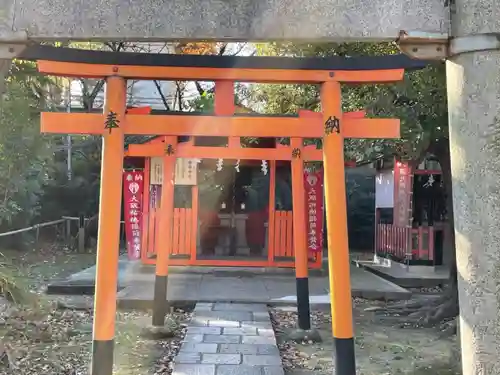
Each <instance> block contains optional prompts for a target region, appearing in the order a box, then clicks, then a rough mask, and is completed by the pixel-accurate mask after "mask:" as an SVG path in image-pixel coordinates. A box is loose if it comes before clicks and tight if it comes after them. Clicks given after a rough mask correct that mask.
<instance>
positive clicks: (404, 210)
mask: <svg viewBox="0 0 500 375" xmlns="http://www.w3.org/2000/svg"><path fill="white" fill-rule="evenodd" d="M394 185H395V189H394V220H393V223H394V225H395V226H398V227H406V226H408V225H409V224H410V218H411V193H412V172H411V168H410V166H409V165H408V164H407V163H403V162H400V161H398V162H396V163H395V166H394Z"/></svg>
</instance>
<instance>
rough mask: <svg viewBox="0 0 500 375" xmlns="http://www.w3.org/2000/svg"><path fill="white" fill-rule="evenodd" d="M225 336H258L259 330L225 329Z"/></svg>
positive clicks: (246, 328)
mask: <svg viewBox="0 0 500 375" xmlns="http://www.w3.org/2000/svg"><path fill="white" fill-rule="evenodd" d="M222 332H223V334H224V335H239V336H256V335H257V328H252V327H245V328H223V331H222Z"/></svg>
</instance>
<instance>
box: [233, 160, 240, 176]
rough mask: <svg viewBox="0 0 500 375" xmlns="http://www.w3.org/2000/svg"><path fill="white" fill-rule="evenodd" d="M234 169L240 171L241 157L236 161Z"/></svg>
mask: <svg viewBox="0 0 500 375" xmlns="http://www.w3.org/2000/svg"><path fill="white" fill-rule="evenodd" d="M234 169H236V172H238V173H240V159H238V160H237V161H236V164H235V166H234Z"/></svg>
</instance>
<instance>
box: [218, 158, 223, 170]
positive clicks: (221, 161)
mask: <svg viewBox="0 0 500 375" xmlns="http://www.w3.org/2000/svg"><path fill="white" fill-rule="evenodd" d="M223 165H224V160H222V159H218V160H217V166H216V168H217V172H220V171H222V166H223Z"/></svg>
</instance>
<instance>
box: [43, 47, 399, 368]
mask: <svg viewBox="0 0 500 375" xmlns="http://www.w3.org/2000/svg"><path fill="white" fill-rule="evenodd" d="M126 55H129V56H126ZM60 56H61V52H59V58H60ZM72 56H75V55H74V54H73V55H72ZM384 58H386V57H384ZM78 59H79V60H78V61H72V62H71V61H68V60H71V58H67V59H66V62H54V61H38V68H39V71H40V72H42V73H45V74H51V75H58V76H71V77H86V78H100V79H106V100H105V107H104V112H103V114H82V113H79V114H74V113H43V114H42V117H41V131H42V132H44V133H57V134H61V133H63V134H67V133H70V134H96V135H102V137H103V154H102V170H101V196H100V208H99V236H98V247H97V271H96V273H97V275H96V291H95V305H94V306H95V307H94V308H95V315H94V342H93V356H92V375H111V374H112V371H113V345H114V344H113V342H114V326H115V314H116V284H117V268H118V247H119V221H120V210H121V196H122V189H121V188H122V167H123V156H124V147H123V143H124V135H126V134H135V135H138V134H142V135H165V136H167V137H168V140H169V143H168V145H167V147H166V148H165V150H164V151H165V159H164V160H165V163H164V181H165V182H164V184H163V187H162V189H163V191H162V195H163V197H168V198H169V199H162V205H165V207H161V210H162V211H163V212H172V211H173V210H172V203H173V172H174V165H175V159H176V148H177V145H176V140H177V136H181V135H184V136H186V135H189V136H226V137H230V143H231V139H232V140H234V139H235V138H234V137H246V136H248V137H290V138H291V144H292V148H293V155H292V157H291V161H292V179H293V180H294V181H295V182H293V183H292V184H293V186H297V187H298V186H303V185H302V172H303V159H302V158H301V149H302V142H301V140H300V139H301V138H322V139H323V162H324V169H325V196H326V216H327V231H328V258H329V261H328V262H329V275H330V294H331V308H332V327H333V332H332V333H333V337H334V347H335V349H334V350H335V358H336V372H337V374H339V375H353V374H355V356H354V339H353V321H352V302H351V290H350V272H349V268H350V261H349V247H348V236H347V220H346V191H345V176H344V143H343V142H344V138H348V137H363V138H396V137H399V120H395V119H365V118H362V119H352V120H346V119H345V118H344V116H343V114H342V108H341V102H342V101H341V86H340V85H341V83H356V84H363V83H389V82H394V81H399V80H402V79H403V74H404V70H403V69H402V68H401V67H395V66H391V65H390V64H387V61H388V60H387V59H386V60H385V61H386V65H385V68H381V69H378V70H377V69H374V65H371V66H370V65H369V64H375V60H377V58H363V59H366V62H365V63H364V66H363V63H361V62H360V60H359V59H358V60H356V59H353V58H349V59H345V61H344V60H342V61H341V63H339V61H340V60H338V59H337V60H336V62H337V66H333V65H335V64H330V66H328V60H327V59H316V61H312V60H311V59H280V58H276V59H274V61H273V59H271V60H270V59H264V60H260V61H259V58H257V59H256V58H248V59H249V60H246V61H245V58H241V57H240V58H239V59H240V60H239V62H237V63H233V64H232V65H229V66H228V64H227V61H226V60H227V59H224V58H222V59H221V58H218V57H209V58H208V59H207V56H200V57H194V56H184V60H183V61H184V62H182V57H179V56H177V57H175V58H174V59H173V62H172V60H168V59H169V57H168V55H161V54H160V55H148V54H127V53H119V54H115V53H108V52H95V51H85V52H82V53H80V54H79V57H78ZM82 59H83V60H85V59H86V61H84V62H82ZM155 59H166V60H164V61H163V62H162V64H159V63H152V61H154V60H155ZM242 59H243V60H242ZM301 60H302V61H301ZM319 60H322V62H321V63H320V61H319ZM379 60H381V59H379ZM179 61H180V62H179ZM252 61H253V62H255V61H259V63H257V64H256V65H255V67H253V68H252V67H251V66H250V67H249V65H251V63H250V62H252ZM263 61H265V62H266V63H265V64H262V62H263ZM291 61H293V62H292V63H291ZM363 61H365V60H363ZM103 62H105V63H103ZM120 63H122V64H123V65H120ZM135 64H137V65H135ZM259 64H260V65H259ZM315 64H316V65H315ZM325 64H326V65H325ZM160 65H161V66H160ZM232 66H238V67H239V68H232ZM293 67H295V68H293ZM356 67H357V70H354V69H355V68H356ZM127 79H143V80H151V79H159V80H162V79H163V80H176V79H177V80H206V81H208V80H212V81H246V82H291V83H316V84H321V85H322V90H321V104H322V118H321V119H318V120H316V121H312V119H311V118H300V117H299V118H287V117H243V116H241V117H233V116H231V115H227V114H223V115H215V116H208V115H203V116H197V115H161V116H160V115H158V116H155V115H138V114H127V113H126V104H127V103H126V102H127V97H126V80H127ZM233 142H234V141H233ZM167 176H170V177H167ZM296 181H300V183H298V182H296ZM167 182H170V183H167ZM295 195H296V196H297V195H298V196H300V197H302V196H303V195H302V194H300V193H299V194H295ZM294 203H296V202H295V201H294ZM303 203H304V201H303V200H302V202H300V201H299V200H298V201H297V204H298V205H299V207H296V210H297V214H296V215H294V216H297V217H296V218H295V217H294V220H293V221H294V225H296V226H297V227H296V230H294V243H295V244H294V246H295V250H296V251H295V254H296V258H297V259H296V277H297V300H298V301H297V302H298V310H299V315H300V316H299V327H300V328H303V329H308V328H309V327H310V322H309V299H308V276H307V272H308V270H307V250H306V249H307V244H306V240H305V236H304V233H305V230H297V228H298V227H300V226H302V225H304V220H303V216H300V215H301V214H300V212H304V208H303V207H300V205H303ZM170 221H171V215H167V216H165V217H162V227H163V228H170V227H171V222H170ZM169 236H170V233H169V231H168V230H164V231H162V235H161V237H160V241H161V244H163V245H164V246H165V244H167V243H168V239H169ZM166 254H167V252H166V251H160V252H159V253H158V259H157V271H156V281H155V300H156V302H157V309H156V312H155V318H154V320H155V324H158V325H163V322H164V318H165V314H166V307H167V300H166V290H167V280H168V279H167V277H168V256H166Z"/></svg>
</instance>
